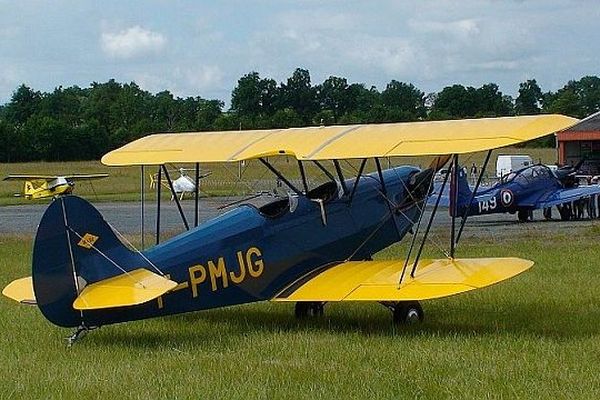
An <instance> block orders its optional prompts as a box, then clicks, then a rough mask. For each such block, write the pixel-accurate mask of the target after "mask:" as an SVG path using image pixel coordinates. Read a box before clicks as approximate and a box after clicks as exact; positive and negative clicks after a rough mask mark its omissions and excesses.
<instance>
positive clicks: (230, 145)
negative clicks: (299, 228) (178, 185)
mask: <svg viewBox="0 0 600 400" xmlns="http://www.w3.org/2000/svg"><path fill="white" fill-rule="evenodd" d="M577 121H578V120H577V119H574V118H570V117H565V116H562V115H536V116H521V117H504V118H482V119H469V120H453V121H427V122H404V123H392V124H368V125H348V126H339V125H338V126H327V127H309V128H290V129H274V130H253V131H228V132H191V133H162V134H155V135H149V136H146V137H143V138H141V139H138V140H136V141H134V142H131V143H129V144H127V145H125V146H123V147H121V148H119V149H116V150H113V151H111V152H110V153H107V154H106V155H105V156H104V157H102V162H103V163H104V164H106V165H112V166H118V165H156V164H165V163H191V162H230V161H240V160H247V159H253V158H258V157H268V156H275V155H292V156H295V157H296V158H297V159H299V160H328V159H346V158H371V157H393V156H421V155H442V154H464V153H471V152H476V151H482V150H488V149H493V148H498V147H504V146H510V145H513V144H517V143H521V142H525V141H528V140H532V139H536V138H539V137H542V136H545V135H548V134H550V133H553V132H556V131H559V130H562V129H565V128H567V127H569V126H571V125H573V124H575V123H576V122H577Z"/></svg>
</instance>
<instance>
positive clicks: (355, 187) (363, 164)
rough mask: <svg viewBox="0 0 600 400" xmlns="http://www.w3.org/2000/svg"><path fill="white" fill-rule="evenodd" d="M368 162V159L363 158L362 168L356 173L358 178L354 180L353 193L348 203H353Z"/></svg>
mask: <svg viewBox="0 0 600 400" xmlns="http://www.w3.org/2000/svg"><path fill="white" fill-rule="evenodd" d="M366 164H367V159H366V158H363V160H362V162H361V163H360V168H359V169H358V174H357V175H356V180H355V181H354V186H353V187H352V193H350V202H349V203H348V205H350V204H352V198H353V197H354V193H356V189H357V188H358V182H359V181H360V177H361V176H362V173H363V171H364V170H365V165H366Z"/></svg>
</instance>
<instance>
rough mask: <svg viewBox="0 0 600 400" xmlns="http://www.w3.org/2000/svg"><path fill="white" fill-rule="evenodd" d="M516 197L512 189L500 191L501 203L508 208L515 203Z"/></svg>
mask: <svg viewBox="0 0 600 400" xmlns="http://www.w3.org/2000/svg"><path fill="white" fill-rule="evenodd" d="M513 200H514V195H513V192H512V191H511V190H510V189H503V190H501V191H500V202H502V205H503V206H504V207H508V206H510V205H511V204H512V203H513Z"/></svg>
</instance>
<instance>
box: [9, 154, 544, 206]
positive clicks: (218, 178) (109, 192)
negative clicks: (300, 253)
mask: <svg viewBox="0 0 600 400" xmlns="http://www.w3.org/2000/svg"><path fill="white" fill-rule="evenodd" d="M497 154H530V155H531V156H532V158H533V159H534V161H536V162H537V161H540V160H541V161H542V162H544V163H546V164H551V163H554V162H556V150H554V149H540V148H505V149H500V150H495V151H494V152H493V155H492V158H491V163H490V166H489V168H488V172H490V173H493V171H494V170H495V164H494V163H495V160H496V156H497ZM484 157H485V153H475V154H473V155H469V156H466V157H463V158H461V160H462V161H461V162H462V164H463V165H470V164H471V162H476V163H477V164H478V165H481V164H482V163H483V159H484ZM270 161H271V162H273V163H274V164H275V166H276V167H277V168H278V169H280V170H281V171H282V172H284V174H285V175H286V176H287V177H290V178H292V179H299V178H300V176H299V175H300V174H299V172H298V168H297V164H296V161H295V159H291V158H284V157H276V158H271V159H270ZM430 161H431V158H430V157H420V158H418V157H404V158H398V159H392V160H391V164H392V165H401V164H410V165H420V166H423V167H424V166H427V165H429V163H430ZM324 164H326V165H327V166H328V167H329V168H330V170H331V171H333V168H331V164H330V163H324ZM351 164H352V165H350V164H348V163H347V162H342V167H343V168H344V170H345V175H346V176H347V177H349V176H351V175H355V174H356V171H357V169H358V164H359V162H358V161H353V162H352V163H351ZM383 165H384V167H387V163H386V162H385V161H384V162H383ZM177 168H189V169H193V168H194V166H193V165H186V164H182V165H177V166H176V167H175V166H169V170H170V171H171V175H172V178H173V179H176V178H178V177H179V173H177V172H176V171H175V170H176V169H177ZM306 168H307V175H308V176H309V177H313V178H314V179H315V180H316V181H317V182H319V181H322V180H323V179H325V178H324V176H323V174H322V173H321V172H320V171H319V170H318V169H317V168H316V167H315V166H314V165H312V164H309V163H306ZM202 170H203V171H208V170H210V171H212V175H211V176H210V177H208V178H207V179H206V180H204V181H203V182H202V184H201V189H202V194H203V195H205V196H207V195H209V196H227V195H234V194H235V195H242V194H247V193H249V192H252V193H253V192H254V190H255V189H258V188H260V189H265V188H272V187H274V186H275V185H274V183H275V177H274V175H273V174H271V173H270V172H269V171H268V170H267V169H266V168H265V167H263V166H262V165H261V164H260V163H259V162H258V161H249V162H248V164H247V167H246V168H245V169H244V170H243V174H242V180H243V181H245V182H246V183H247V185H245V184H241V183H239V182H238V173H239V170H238V164H237V163H234V164H230V165H227V164H206V165H202ZM373 170H375V166H374V163H373V162H369V163H368V164H367V168H366V171H373ZM103 172H107V173H109V174H110V177H109V178H107V179H101V180H97V181H94V182H93V183H92V184H90V183H89V182H80V183H78V184H77V186H76V188H75V193H76V194H78V195H81V196H83V197H88V198H91V199H93V201H95V202H98V201H135V200H139V197H140V194H139V193H140V168H139V167H110V168H109V167H106V166H104V165H102V164H101V163H100V162H99V161H75V162H64V163H48V162H35V163H14V164H0V177H4V176H6V175H8V174H38V175H40V174H41V175H54V174H59V175H61V174H62V175H66V174H74V173H79V174H83V173H90V174H91V173H103ZM151 173H156V168H155V167H152V168H146V169H145V173H144V175H145V176H144V182H145V185H146V190H147V198H148V199H149V200H152V199H154V198H155V196H156V195H155V193H154V191H153V190H152V189H150V188H149V183H150V178H149V175H150V174H151ZM188 173H189V175H190V176H193V174H194V172H193V171H189V172H188ZM256 180H267V181H268V182H266V183H265V182H263V184H262V185H259V186H256V185H255V181H256ZM269 182H271V183H269ZM265 185H266V186H265ZM22 188H23V184H22V183H21V182H5V181H0V206H1V205H11V204H23V203H25V202H26V200H25V199H22V198H18V197H14V194H15V193H19V192H21V191H22ZM167 191H168V190H167V189H165V190H163V195H164V197H165V198H168V197H169V194H168V193H167ZM37 202H49V200H37Z"/></svg>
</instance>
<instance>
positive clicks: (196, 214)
mask: <svg viewBox="0 0 600 400" xmlns="http://www.w3.org/2000/svg"><path fill="white" fill-rule="evenodd" d="M195 167H196V168H195V169H196V171H195V172H196V176H195V177H194V183H195V186H196V187H195V188H194V227H196V226H198V217H199V216H198V212H199V210H198V202H199V200H200V199H199V198H198V195H199V194H200V163H196V166H195Z"/></svg>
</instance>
